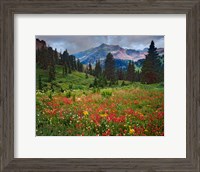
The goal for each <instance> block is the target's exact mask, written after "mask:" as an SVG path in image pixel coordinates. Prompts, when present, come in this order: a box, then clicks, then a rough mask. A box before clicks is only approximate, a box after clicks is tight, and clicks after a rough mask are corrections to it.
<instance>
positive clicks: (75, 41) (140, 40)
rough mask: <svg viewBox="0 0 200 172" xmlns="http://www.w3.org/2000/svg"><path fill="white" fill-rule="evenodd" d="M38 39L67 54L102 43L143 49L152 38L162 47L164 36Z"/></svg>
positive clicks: (55, 37) (39, 37) (50, 37)
mask: <svg viewBox="0 0 200 172" xmlns="http://www.w3.org/2000/svg"><path fill="white" fill-rule="evenodd" d="M36 38H38V39H40V40H44V41H46V43H47V45H49V46H51V47H52V48H53V49H55V48H56V49H57V51H58V52H60V51H61V52H63V51H64V50H65V49H67V50H68V52H69V54H74V53H77V52H80V51H84V50H87V49H89V48H93V47H97V46H99V45H101V44H102V43H105V44H109V45H119V46H120V47H122V48H130V49H136V50H139V49H144V48H147V47H149V44H150V43H151V41H152V40H153V41H154V42H155V46H156V47H157V48H164V36H138V35H137V36H77V35H76V36H75V35H74V36H73V35H70V36H56V35H55V36H47V35H45V36H44V35H43V36H39V35H38V36H36Z"/></svg>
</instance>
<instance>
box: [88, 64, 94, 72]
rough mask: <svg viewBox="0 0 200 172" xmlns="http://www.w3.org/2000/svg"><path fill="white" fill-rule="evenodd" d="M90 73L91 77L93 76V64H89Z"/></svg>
mask: <svg viewBox="0 0 200 172" xmlns="http://www.w3.org/2000/svg"><path fill="white" fill-rule="evenodd" d="M88 72H89V74H90V75H93V71H92V65H91V63H89V66H88Z"/></svg>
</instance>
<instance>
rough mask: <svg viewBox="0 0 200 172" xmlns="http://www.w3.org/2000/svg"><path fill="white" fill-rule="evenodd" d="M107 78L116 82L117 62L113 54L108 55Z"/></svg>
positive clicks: (106, 61)
mask: <svg viewBox="0 0 200 172" xmlns="http://www.w3.org/2000/svg"><path fill="white" fill-rule="evenodd" d="M105 76H106V79H107V80H109V81H112V82H114V81H115V79H116V78H115V60H114V58H113V55H112V54H111V53H108V55H107V56H106V60H105Z"/></svg>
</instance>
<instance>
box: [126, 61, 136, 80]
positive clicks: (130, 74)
mask: <svg viewBox="0 0 200 172" xmlns="http://www.w3.org/2000/svg"><path fill="white" fill-rule="evenodd" d="M134 78H135V65H134V62H133V61H129V64H128V68H127V80H128V81H131V82H133V81H134Z"/></svg>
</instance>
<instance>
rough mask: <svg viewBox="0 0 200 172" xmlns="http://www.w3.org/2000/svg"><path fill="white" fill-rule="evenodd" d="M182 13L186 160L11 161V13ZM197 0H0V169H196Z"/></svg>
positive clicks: (199, 108) (199, 96) (199, 160)
mask: <svg viewBox="0 0 200 172" xmlns="http://www.w3.org/2000/svg"><path fill="white" fill-rule="evenodd" d="M19 13H20V14H30V13H34V14H65V13H66V14H78V13H79V14H186V15H187V35H186V38H187V72H186V77H187V83H186V87H187V92H186V98H187V102H186V113H187V115H186V116H187V126H186V130H187V141H186V143H187V158H185V159H15V158H14V14H19ZM199 68H200V0H135V1H132V0H115V1H114V0H76V1H75V0H65V1H64V0H48V1H47V0H0V171H16V172H18V171H36V172H39V171H99V172H100V171H115V172H118V171H143V172H154V171H163V172H164V171H171V172H174V171H175V172H199V171H200V69H199ZM183 108H185V107H183Z"/></svg>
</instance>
